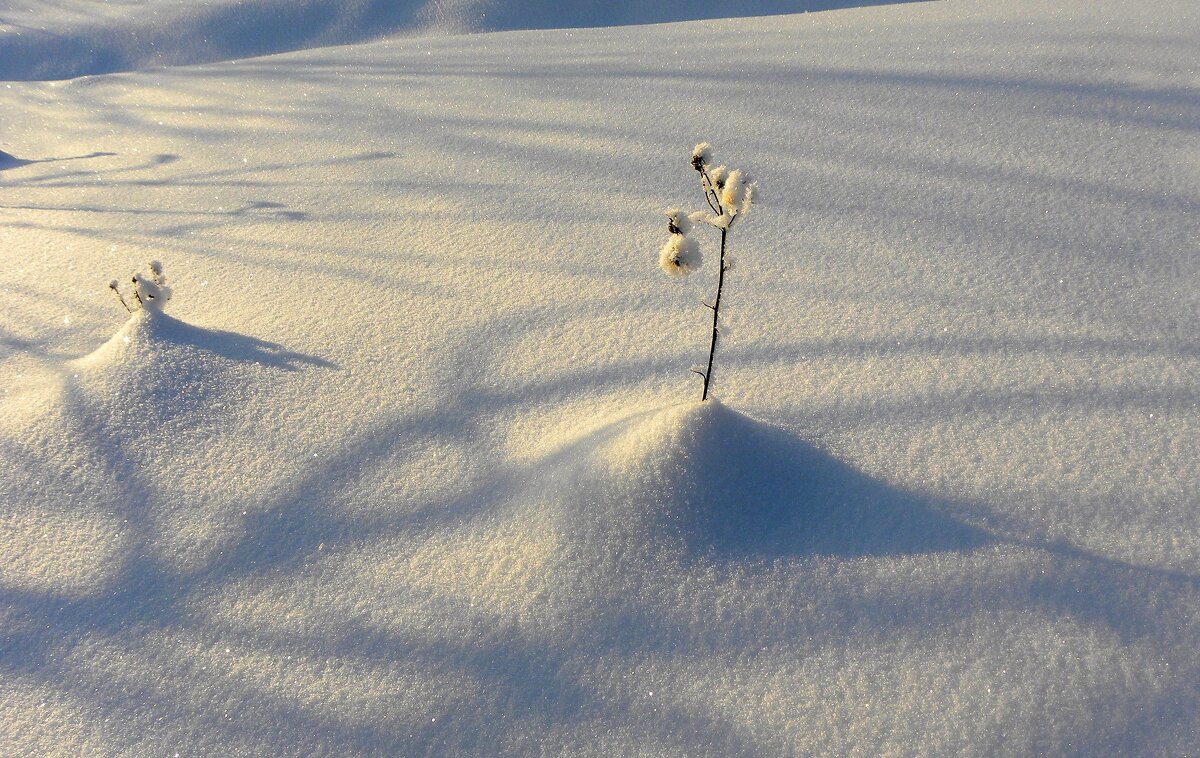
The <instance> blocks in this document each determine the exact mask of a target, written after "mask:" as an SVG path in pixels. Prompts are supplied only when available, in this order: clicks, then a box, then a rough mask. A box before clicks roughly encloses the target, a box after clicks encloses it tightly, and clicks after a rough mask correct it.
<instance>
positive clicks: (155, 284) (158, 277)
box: [133, 261, 171, 313]
mask: <svg viewBox="0 0 1200 758" xmlns="http://www.w3.org/2000/svg"><path fill="white" fill-rule="evenodd" d="M150 271H151V275H150V276H146V275H144V274H142V273H137V274H134V275H133V292H134V298H133V299H134V300H135V301H137V303H138V304H139V305H140V306H141V308H142V310H144V311H148V312H150V313H161V312H162V309H163V305H165V304H166V302H167V301H168V300H170V299H171V288H170V287H168V286H167V278H166V277H165V276H163V268H162V264H161V263H159V262H158V261H151V262H150Z"/></svg>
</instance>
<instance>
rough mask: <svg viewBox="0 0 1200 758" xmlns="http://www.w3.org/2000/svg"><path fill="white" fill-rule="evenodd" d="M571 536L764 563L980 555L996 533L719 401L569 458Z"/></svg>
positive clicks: (615, 547)
mask: <svg viewBox="0 0 1200 758" xmlns="http://www.w3.org/2000/svg"><path fill="white" fill-rule="evenodd" d="M560 455H561V461H562V465H561V467H558V466H557V465H556V468H560V470H561V471H564V472H565V475H564V474H563V473H557V474H555V475H554V476H553V478H554V480H555V481H556V482H560V481H563V480H565V481H566V482H569V483H568V484H567V485H566V486H565V487H563V486H561V485H559V486H550V487H548V488H547V490H548V491H549V492H551V493H552V497H555V498H559V499H560V501H561V505H560V507H561V509H562V518H563V531H564V532H565V534H564V538H565V541H566V542H568V543H572V542H573V543H574V544H575V545H577V546H580V547H583V546H586V548H585V549H594V548H597V547H599V546H604V548H605V549H606V550H608V551H610V552H612V553H614V554H623V555H626V556H627V557H628V554H629V553H636V554H649V553H656V552H662V551H666V552H668V553H674V554H677V555H678V554H682V555H685V556H689V557H691V558H710V559H716V560H747V559H748V560H755V559H775V558H787V557H803V556H806V555H836V556H843V557H853V556H861V555H895V554H907V553H926V552H934V551H940V550H969V549H973V548H975V547H978V546H981V545H983V544H986V543H987V542H989V541H990V537H989V536H988V535H987V534H986V533H985V532H982V531H980V530H977V529H975V528H973V527H970V526H968V525H965V524H963V523H961V522H959V521H956V520H955V519H953V518H951V517H950V516H948V515H945V514H944V513H943V512H942V510H940V509H939V507H938V504H937V503H936V502H934V501H932V500H928V499H923V498H921V497H920V496H918V495H916V494H913V493H907V492H903V491H901V490H898V489H895V488H892V487H889V486H888V485H886V484H885V483H882V482H879V481H877V480H874V479H872V478H870V477H868V476H866V475H864V474H862V473H860V472H858V471H856V470H854V469H853V468H851V467H850V466H847V465H845V464H843V463H841V462H839V461H837V460H836V459H834V458H832V457H831V456H829V455H827V454H825V453H823V452H821V451H820V450H817V449H816V448H814V447H812V446H810V445H808V444H806V443H805V442H804V441H802V440H800V439H797V438H796V437H794V436H792V435H790V434H788V433H787V432H785V431H783V430H782V429H778V428H776V427H774V426H771V425H769V424H766V423H763V422H760V421H756V420H754V419H752V418H749V417H747V416H745V415H742V414H741V413H738V412H737V411H735V410H733V409H730V408H728V407H726V406H725V405H723V404H722V403H720V402H719V401H716V400H709V401H707V402H699V403H685V404H681V405H675V406H670V407H667V408H664V409H661V410H656V411H648V412H645V413H641V414H638V415H635V416H633V417H631V418H628V419H626V420H623V421H620V422H616V423H614V424H611V425H609V426H608V427H605V428H603V429H601V430H599V431H596V432H593V433H592V434H590V435H588V436H587V437H585V438H583V439H582V440H579V441H578V442H576V443H574V444H573V445H572V446H570V447H569V448H568V449H566V450H564V451H563V452H562V453H561V454H560Z"/></svg>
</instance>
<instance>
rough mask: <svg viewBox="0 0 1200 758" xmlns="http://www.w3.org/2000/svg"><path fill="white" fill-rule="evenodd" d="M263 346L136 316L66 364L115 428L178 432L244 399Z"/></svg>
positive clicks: (158, 316)
mask: <svg viewBox="0 0 1200 758" xmlns="http://www.w3.org/2000/svg"><path fill="white" fill-rule="evenodd" d="M266 344H267V343H260V342H259V341H258V340H254V339H253V338H249V337H244V336H242V335H237V334H231V333H226V332H218V331H212V330H208V329H203V328H200V327H197V326H192V325H191V324H188V323H186V322H184V321H180V320H179V319H176V318H173V317H172V316H169V315H167V314H165V313H161V312H154V311H149V310H141V311H135V312H134V313H133V315H132V316H131V317H130V318H129V320H128V321H127V322H126V323H125V325H124V326H122V327H121V329H120V330H119V331H118V332H117V333H116V334H115V335H113V337H112V338H111V339H109V340H108V341H107V342H105V343H104V344H103V345H101V346H100V347H99V348H97V349H96V350H95V351H94V352H92V353H90V354H88V355H86V356H84V357H83V358H80V359H78V360H76V361H73V362H72V367H73V369H74V370H75V375H76V376H77V377H78V378H77V380H76V383H77V386H78V389H79V391H80V393H81V394H82V396H83V397H85V398H86V399H87V400H88V401H90V402H91V403H94V404H95V405H97V406H99V407H102V408H104V409H106V410H107V411H108V412H109V414H110V415H111V417H112V418H111V420H112V421H114V422H117V423H116V424H115V426H114V430H120V429H122V428H125V429H128V430H129V431H135V430H136V436H139V437H145V436H146V435H147V433H148V432H150V431H151V427H152V426H153V427H154V428H157V429H158V430H160V431H178V430H179V427H185V426H188V425H191V424H193V423H199V422H201V421H202V419H203V417H204V413H205V412H206V411H211V410H219V408H213V405H214V404H216V405H221V404H228V403H231V402H236V400H237V399H238V398H239V397H240V396H242V395H244V394H245V392H246V391H247V387H248V383H250V382H251V380H252V378H253V377H252V375H253V374H254V373H255V368H256V366H255V365H254V364H255V363H256V362H259V360H261V359H262V358H263V357H266V356H268V355H269V353H267V351H266V350H267V348H266V347H265V346H266Z"/></svg>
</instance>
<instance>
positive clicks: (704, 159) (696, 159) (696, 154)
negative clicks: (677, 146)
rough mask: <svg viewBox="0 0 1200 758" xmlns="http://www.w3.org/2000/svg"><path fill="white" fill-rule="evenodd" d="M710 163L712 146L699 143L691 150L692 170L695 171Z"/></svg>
mask: <svg viewBox="0 0 1200 758" xmlns="http://www.w3.org/2000/svg"><path fill="white" fill-rule="evenodd" d="M710 163H712V145H710V144H708V143H707V142H701V143H700V144H699V145H696V146H695V147H694V148H692V168H694V169H696V170H697V171H700V170H702V169H703V168H704V167H705V166H707V165H708V164H710Z"/></svg>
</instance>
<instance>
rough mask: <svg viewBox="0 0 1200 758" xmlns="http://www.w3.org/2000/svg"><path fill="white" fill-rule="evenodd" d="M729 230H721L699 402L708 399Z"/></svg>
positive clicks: (715, 348)
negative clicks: (702, 389) (719, 257)
mask: <svg viewBox="0 0 1200 758" xmlns="http://www.w3.org/2000/svg"><path fill="white" fill-rule="evenodd" d="M728 234H729V230H728V229H722V230H721V272H720V273H719V274H717V299H716V300H715V301H713V304H712V312H713V325H712V341H711V342H710V343H709V345H708V368H707V369H705V371H704V374H702V376H703V377H704V391H703V392H702V393H701V395H700V400H701V402H703V401H705V400H707V399H708V384H709V382H710V381H711V380H712V367H713V356H715V355H716V353H717V317H718V315H720V310H721V288H722V287H723V286H724V285H725V271H726V270H727V269H728V268H729V266H728V265H727V264H726V263H725V238H726V237H727V236H728Z"/></svg>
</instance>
